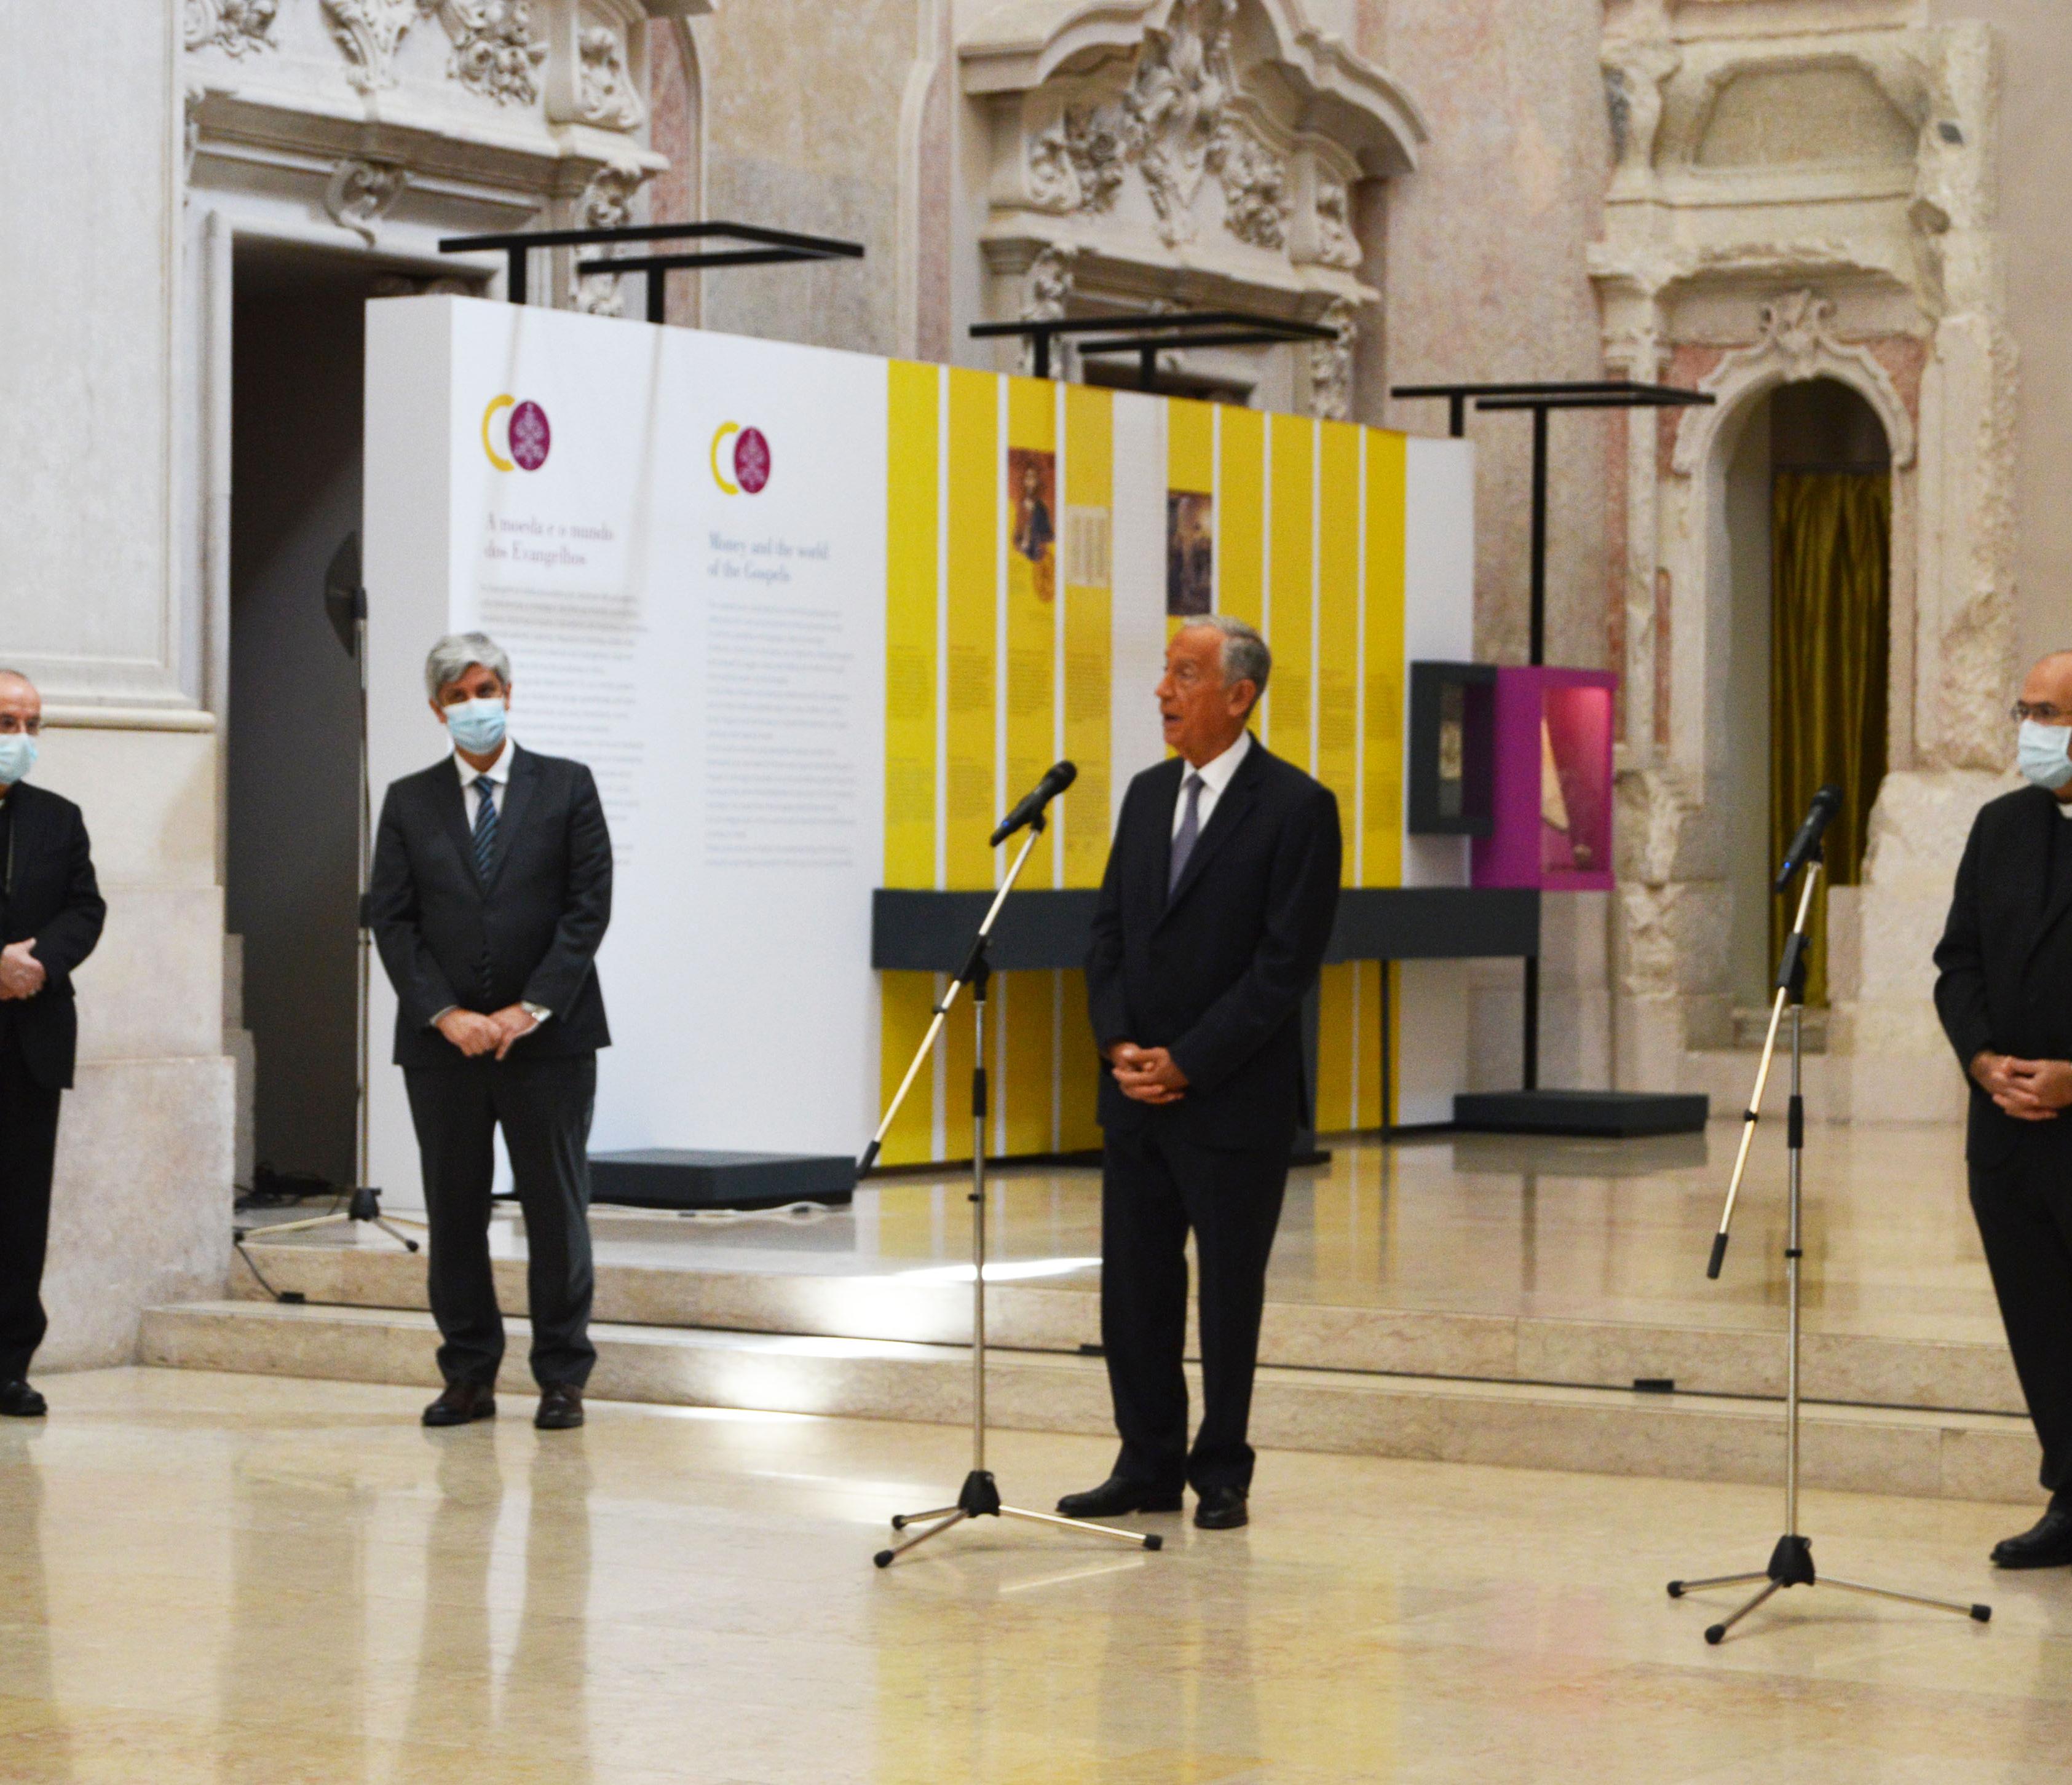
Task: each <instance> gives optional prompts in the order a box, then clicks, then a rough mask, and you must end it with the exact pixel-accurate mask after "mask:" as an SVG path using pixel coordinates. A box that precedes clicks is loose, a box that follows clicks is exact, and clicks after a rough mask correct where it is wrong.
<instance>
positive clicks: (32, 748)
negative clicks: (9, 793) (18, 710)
mask: <svg viewBox="0 0 2072 1785" xmlns="http://www.w3.org/2000/svg"><path fill="white" fill-rule="evenodd" d="M35 765H36V741H35V739H34V738H33V737H30V736H29V734H28V733H27V732H0V787H11V786H14V783H15V782H18V781H27V779H28V778H29V771H30V770H31V769H33V768H35Z"/></svg>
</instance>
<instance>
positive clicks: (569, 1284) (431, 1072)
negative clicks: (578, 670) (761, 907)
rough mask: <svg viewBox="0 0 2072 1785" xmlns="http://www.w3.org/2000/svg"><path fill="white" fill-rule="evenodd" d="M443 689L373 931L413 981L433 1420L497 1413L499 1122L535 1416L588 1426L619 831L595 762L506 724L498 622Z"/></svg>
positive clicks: (476, 641)
mask: <svg viewBox="0 0 2072 1785" xmlns="http://www.w3.org/2000/svg"><path fill="white" fill-rule="evenodd" d="M425 691H426V694H427V696H429V697H430V701H431V707H432V711H433V712H434V713H435V714H436V715H437V716H438V719H439V720H440V722H441V723H442V724H444V725H445V727H446V731H447V732H448V734H449V735H450V737H451V738H452V740H453V753H452V754H451V755H450V756H449V757H446V758H445V759H444V760H442V761H438V762H435V763H434V764H433V765H432V766H431V767H430V768H429V769H421V770H419V771H418V772H417V773H416V774H413V775H406V776H405V777H404V778H403V779H402V780H401V781H399V782H396V783H395V784H394V785H393V786H391V787H390V788H389V794H388V797H387V798H386V799H384V801H383V802H382V806H381V823H380V827H379V828H378V830H377V831H376V835H375V843H374V870H373V872H372V875H371V876H369V884H368V922H369V923H370V924H371V925H372V928H373V931H374V938H375V942H376V945H377V946H379V947H380V950H381V964H382V966H384V967H385V968H386V969H387V970H388V973H389V981H390V983H392V984H393V986H394V987H395V988H396V999H397V1007H396V1064H397V1065H399V1066H401V1068H402V1069H403V1082H404V1085H405V1089H407V1090H408V1091H409V1098H410V1119H411V1122H412V1124H413V1126H415V1128H416V1129H417V1147H418V1150H419V1151H420V1153H421V1155H422V1157H423V1160H424V1180H425V1208H426V1216H427V1217H428V1219H429V1220H430V1225H431V1237H430V1261H429V1262H430V1291H431V1303H432V1315H433V1318H434V1319H436V1320H437V1321H438V1327H439V1336H440V1337H441V1339H442V1340H443V1341H444V1343H443V1344H441V1345H440V1347H439V1374H440V1375H441V1377H443V1378H444V1379H445V1381H446V1388H445V1390H444V1392H442V1393H441V1394H440V1396H439V1397H438V1400H436V1401H434V1402H433V1403H432V1404H431V1405H430V1406H429V1407H427V1408H426V1410H425V1414H424V1420H425V1423H426V1425H427V1426H464V1425H467V1424H468V1423H469V1422H471V1421H474V1420H477V1419H491V1418H495V1414H496V1401H495V1389H496V1373H497V1369H498V1368H499V1366H500V1364H502V1362H503V1360H504V1317H503V1315H502V1313H501V1312H500V1311H499V1309H498V1307H497V1305H496V1284H495V1278H494V1277H493V1276H492V1274H491V1270H490V1262H489V1215H490V1192H491V1188H492V1186H493V1184H494V1182H495V1166H496V1151H495V1142H496V1130H497V1129H498V1128H499V1127H501V1128H502V1129H503V1130H504V1145H505V1147H506V1148H507V1149H508V1151H509V1153H510V1155H511V1175H512V1180H514V1187H515V1188H516V1190H517V1192H518V1200H519V1204H520V1207H521V1208H523V1209H524V1212H525V1250H526V1257H527V1264H526V1273H525V1280H526V1294H527V1298H528V1307H529V1309H530V1311H531V1314H532V1374H533V1377H534V1379H535V1380H536V1381H537V1382H538V1383H539V1385H540V1390H541V1393H540V1407H539V1412H538V1413H537V1415H536V1416H535V1417H534V1418H533V1422H532V1423H533V1424H534V1425H536V1426H538V1427H540V1428H541V1430H543V1431H561V1430H568V1429H569V1428H570V1427H573V1426H580V1425H582V1422H583V1405H582V1396H583V1386H584V1385H585V1383H586V1382H587V1381H589V1379H590V1368H591V1366H592V1365H593V1364H594V1363H595V1362H596V1361H597V1352H596V1348H594V1346H593V1345H592V1344H590V1302H591V1298H592V1291H593V1287H594V1273H593V1270H592V1266H591V1263H590V1154H589V1143H590V1113H591V1110H592V1107H593V1106H594V1103H595V1102H596V1098H597V1050H598V1048H603V1047H609V1046H610V1045H611V1032H610V1031H609V1030H608V1029H607V1028H606V1026H605V1020H604V995H603V993H602V991H600V990H599V989H598V981H597V966H596V957H597V950H598V943H600V942H602V941H603V939H604V931H605V926H606V924H608V923H609V922H610V921H611V836H610V835H608V834H607V832H606V828H605V821H604V806H603V804H602V802H601V801H600V800H599V799H598V793H597V783H596V782H594V780H593V779H592V778H591V776H590V770H589V769H586V768H585V767H584V766H583V765H582V763H580V762H569V761H563V760H562V759H561V758H560V757H551V756H540V755H537V754H536V753H533V752H532V751H531V750H521V749H519V748H518V746H517V745H516V744H515V743H514V742H512V741H511V739H510V738H508V737H507V736H506V735H505V722H506V720H507V719H508V716H509V712H510V708H511V660H510V659H509V658H508V657H507V656H505V655H504V652H503V650H501V649H500V647H499V646H498V645H497V643H496V642H495V640H494V639H492V638H488V637H487V636H485V635H484V634H482V633H479V632H464V633H458V634H454V635H452V636H450V637H448V638H442V639H441V640H440V641H439V642H438V643H437V644H436V645H434V646H433V647H432V651H431V655H430V657H429V658H427V659H426V663H425Z"/></svg>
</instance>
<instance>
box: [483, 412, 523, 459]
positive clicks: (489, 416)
mask: <svg viewBox="0 0 2072 1785" xmlns="http://www.w3.org/2000/svg"><path fill="white" fill-rule="evenodd" d="M517 400H518V399H517V398H516V397H515V396H492V397H491V399H490V400H489V407H488V408H486V409H484V410H483V412H482V449H483V451H484V452H485V453H488V455H489V462H490V463H491V465H493V466H495V467H496V469H497V470H500V471H509V470H516V466H513V465H512V462H511V461H510V460H509V459H508V458H505V457H504V455H503V454H502V453H500V452H498V451H497V449H496V448H495V445H494V444H493V443H492V442H491V439H490V437H489V425H490V423H491V422H492V421H495V419H496V412H497V411H498V410H499V409H508V408H510V407H511V405H512V404H514V403H516V401H517Z"/></svg>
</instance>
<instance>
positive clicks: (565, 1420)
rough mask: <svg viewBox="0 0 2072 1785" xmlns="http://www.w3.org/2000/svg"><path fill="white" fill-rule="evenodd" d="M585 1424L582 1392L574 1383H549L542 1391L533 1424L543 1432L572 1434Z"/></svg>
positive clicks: (533, 1416)
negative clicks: (538, 1408) (571, 1432)
mask: <svg viewBox="0 0 2072 1785" xmlns="http://www.w3.org/2000/svg"><path fill="white" fill-rule="evenodd" d="M582 1422H583V1410H582V1389H579V1388H578V1387H577V1386H576V1385H575V1384H574V1383H573V1382H549V1384H548V1385H546V1387H545V1388H544V1389H541V1391H540V1410H539V1411H538V1412H537V1413H536V1414H533V1415H532V1423H533V1424H534V1425H535V1426H538V1427H539V1428H540V1430H541V1431H543V1432H570V1431H574V1430H575V1429H576V1427H577V1426H580V1425H581V1424H582Z"/></svg>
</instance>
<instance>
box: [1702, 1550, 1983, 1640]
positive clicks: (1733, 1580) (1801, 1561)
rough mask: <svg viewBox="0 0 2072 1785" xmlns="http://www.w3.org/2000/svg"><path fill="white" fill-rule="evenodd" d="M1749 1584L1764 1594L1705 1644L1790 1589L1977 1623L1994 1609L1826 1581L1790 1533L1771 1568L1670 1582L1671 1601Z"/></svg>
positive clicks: (1715, 1629)
mask: <svg viewBox="0 0 2072 1785" xmlns="http://www.w3.org/2000/svg"><path fill="white" fill-rule="evenodd" d="M1750 1581H1761V1582H1762V1583H1763V1586H1762V1590H1761V1591H1760V1592H1758V1593H1757V1594H1756V1596H1755V1597H1754V1598H1752V1599H1750V1600H1749V1602H1748V1603H1747V1604H1746V1605H1745V1606H1742V1607H1741V1609H1740V1610H1739V1611H1736V1612H1734V1613H1733V1615H1731V1616H1729V1617H1727V1618H1725V1619H1721V1620H1720V1622H1719V1623H1716V1624H1710V1625H1708V1626H1707V1627H1706V1630H1705V1640H1706V1641H1707V1642H1708V1643H1714V1644H1718V1643H1723V1642H1725V1640H1726V1636H1727V1632H1728V1631H1730V1630H1732V1629H1733V1627H1734V1626H1735V1625H1736V1624H1737V1623H1740V1622H1741V1619H1744V1618H1745V1617H1746V1616H1747V1615H1749V1613H1750V1612H1751V1611H1754V1610H1755V1609H1756V1607H1757V1606H1759V1605H1762V1603H1763V1602H1765V1601H1766V1600H1767V1599H1769V1598H1770V1597H1771V1596H1772V1595H1773V1594H1777V1593H1781V1592H1782V1591H1783V1590H1784V1589H1785V1588H1786V1587H1787V1586H1836V1587H1840V1589H1841V1590H1843V1591H1844V1593H1862V1594H1868V1596H1869V1597H1870V1598H1874V1599H1897V1600H1898V1601H1900V1602H1901V1603H1902V1604H1904V1605H1923V1606H1928V1607H1929V1608H1930V1610H1931V1611H1954V1612H1955V1613H1956V1614H1957V1615H1959V1617H1962V1618H1969V1619H1971V1620H1972V1621H1973V1622H1974V1623H1981V1624H1984V1623H1991V1622H1992V1615H1993V1608H1992V1606H1989V1605H1965V1604H1963V1603H1961V1602H1959V1601H1957V1600H1955V1599H1931V1598H1929V1597H1927V1595H1926V1594H1921V1593H1900V1592H1896V1591H1895V1590H1893V1589H1892V1588H1891V1587H1889V1586H1865V1585H1864V1583H1863V1582H1861V1581H1842V1580H1837V1579H1836V1578H1835V1577H1834V1576H1833V1575H1831V1574H1830V1575H1828V1576H1827V1578H1825V1579H1823V1578H1821V1577H1820V1576H1819V1575H1818V1574H1815V1571H1814V1568H1813V1543H1812V1540H1811V1538H1810V1537H1799V1536H1797V1535H1795V1534H1794V1533H1790V1532H1787V1533H1786V1534H1785V1535H1784V1536H1782V1537H1779V1538H1778V1540H1777V1547H1776V1548H1775V1549H1773V1550H1771V1551H1770V1565H1769V1566H1768V1567H1767V1568H1766V1569H1764V1570H1762V1572H1761V1573H1760V1574H1716V1575H1714V1576H1713V1577H1712V1578H1711V1579H1710V1580H1704V1581H1671V1582H1670V1583H1669V1597H1670V1598H1672V1599H1680V1598H1683V1595H1684V1594H1687V1593H1696V1592H1699V1591H1700V1590H1703V1589H1704V1588H1707V1587H1712V1586H1746V1585H1747V1584H1748V1583H1749V1582H1750Z"/></svg>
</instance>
